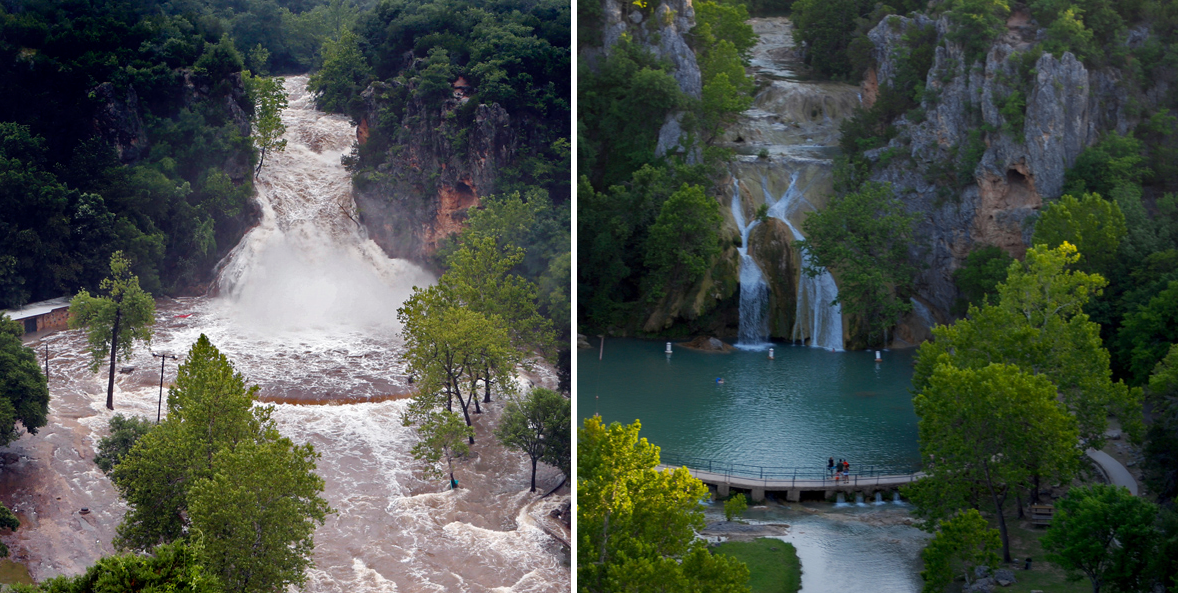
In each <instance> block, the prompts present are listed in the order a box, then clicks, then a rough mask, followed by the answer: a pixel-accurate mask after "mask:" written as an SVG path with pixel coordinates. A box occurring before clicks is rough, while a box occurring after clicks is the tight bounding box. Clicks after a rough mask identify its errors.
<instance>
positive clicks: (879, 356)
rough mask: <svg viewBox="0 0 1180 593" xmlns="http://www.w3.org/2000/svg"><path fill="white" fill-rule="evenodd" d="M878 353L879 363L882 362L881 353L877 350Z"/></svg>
mask: <svg viewBox="0 0 1180 593" xmlns="http://www.w3.org/2000/svg"><path fill="white" fill-rule="evenodd" d="M876 353H877V362H881V351H880V350H877V351H876Z"/></svg>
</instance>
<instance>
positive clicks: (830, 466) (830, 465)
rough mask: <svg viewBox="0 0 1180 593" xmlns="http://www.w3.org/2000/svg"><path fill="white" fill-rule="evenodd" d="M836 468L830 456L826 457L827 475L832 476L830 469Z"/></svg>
mask: <svg viewBox="0 0 1180 593" xmlns="http://www.w3.org/2000/svg"><path fill="white" fill-rule="evenodd" d="M835 468H836V462H835V461H833V460H832V458H831V457H829V458H828V477H829V478H830V477H832V470H833V469H835Z"/></svg>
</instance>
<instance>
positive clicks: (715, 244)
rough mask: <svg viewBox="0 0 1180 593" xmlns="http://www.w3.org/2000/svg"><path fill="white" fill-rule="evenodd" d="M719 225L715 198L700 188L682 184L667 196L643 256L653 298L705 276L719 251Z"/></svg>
mask: <svg viewBox="0 0 1180 593" xmlns="http://www.w3.org/2000/svg"><path fill="white" fill-rule="evenodd" d="M720 226H721V212H720V211H719V207H718V205H717V202H716V200H714V199H713V198H710V197H709V196H708V195H706V194H705V191H704V190H703V189H701V188H700V187H698V186H692V185H688V184H684V185H682V186H681V187H680V190H679V191H677V192H676V193H674V194H672V195H671V196H669V197H668V199H667V201H665V202H664V204H663V206H661V207H660V215H659V216H658V217H656V221H655V224H653V225H652V226H651V229H650V230H649V232H648V239H647V250H646V252H647V255H646V257H645V258H644V263H645V264H646V265H647V267H648V269H650V270H651V273H650V278H651V282H652V285H653V290H652V292H651V295H652V297H651V298H652V299H653V300H655V299H658V298H660V297H662V296H663V295H664V294H667V292H669V291H673V290H675V289H677V288H679V287H681V286H685V285H688V284H692V283H694V282H696V281H697V280H700V278H701V277H702V276H704V275H705V272H707V271H708V270H709V267H710V266H712V265H713V260H714V259H715V258H716V257H717V256H718V255H720V254H721V240H720V237H719V236H718V234H717V228H718V227H720Z"/></svg>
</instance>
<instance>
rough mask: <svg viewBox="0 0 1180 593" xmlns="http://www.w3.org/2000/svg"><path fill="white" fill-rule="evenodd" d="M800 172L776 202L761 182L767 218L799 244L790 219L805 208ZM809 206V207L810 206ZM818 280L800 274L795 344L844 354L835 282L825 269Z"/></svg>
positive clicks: (806, 258) (806, 256)
mask: <svg viewBox="0 0 1180 593" xmlns="http://www.w3.org/2000/svg"><path fill="white" fill-rule="evenodd" d="M798 179H799V172H798V171H796V172H794V173H792V174H791V182H790V184H789V185H788V186H787V191H786V192H784V193H783V195H782V196H781V197H780V198H778V199H775V198H774V196H772V195H771V194H770V190H769V189H767V182H766V177H765V176H764V177H763V178H762V195H763V198H764V199H765V200H766V203H767V204H768V205H769V206H770V209H769V210H768V211H767V216H771V217H774V218H777V219H779V220H781V221H782V222H783V223H784V224H786V225H787V228H788V229H790V231H791V235H792V236H793V237H794V238H795V240H796V241H802V240H803V233H800V232H799V229H797V228H795V225H794V224H792V223H791V219H790V215H791V214H793V213H794V212H795V211H796V210H798V209H800V208H801V207H802V206H803V205H804V204H806V198H804V197H803V195H804V191H803V189H801V188H797V187H796V182H797V181H798ZM807 205H810V204H807ZM799 259H800V261H801V263H803V265H804V266H806V265H808V264H809V263H810V261H811V254H810V253H808V252H807V250H806V249H804V250H802V251H801V253H800V254H799ZM821 270H822V272H821V273H820V274H819V275H818V276H815V277H812V276H809V275H808V274H806V273H804V272H803V271H802V270H800V272H799V284H798V289H797V291H796V294H795V326H794V328H792V330H791V338H792V339H794V340H808V339H810V340H811V346H812V347H815V348H824V349H827V350H835V351H843V350H844V324H843V318H842V316H841V314H840V305H839V304H838V303H836V298H837V297H838V296H839V290H838V289H837V287H836V280H835V279H834V278H832V274H831V273H830V272H828V270H827V269H826V268H821Z"/></svg>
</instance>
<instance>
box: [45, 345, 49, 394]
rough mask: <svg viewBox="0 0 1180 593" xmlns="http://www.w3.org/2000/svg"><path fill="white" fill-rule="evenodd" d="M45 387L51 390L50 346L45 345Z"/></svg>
mask: <svg viewBox="0 0 1180 593" xmlns="http://www.w3.org/2000/svg"><path fill="white" fill-rule="evenodd" d="M45 387H46V389H48V388H49V344H46V345H45Z"/></svg>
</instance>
